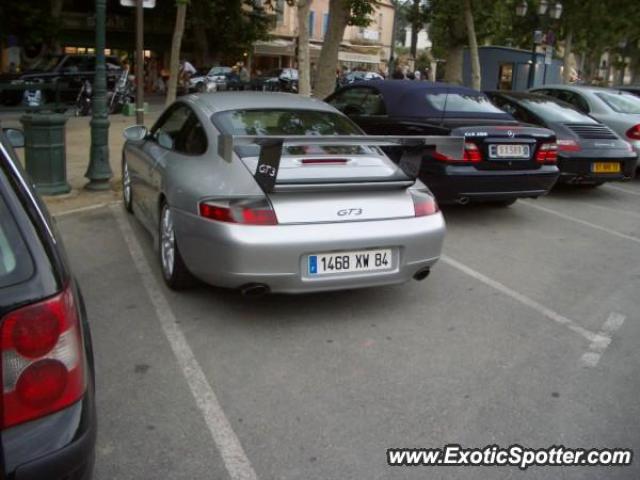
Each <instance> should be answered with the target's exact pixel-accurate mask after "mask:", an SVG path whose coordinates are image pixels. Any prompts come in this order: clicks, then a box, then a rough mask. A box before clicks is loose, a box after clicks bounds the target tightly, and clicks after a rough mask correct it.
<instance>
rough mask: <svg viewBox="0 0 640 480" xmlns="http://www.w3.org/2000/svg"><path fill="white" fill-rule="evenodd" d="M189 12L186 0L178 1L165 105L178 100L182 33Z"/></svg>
mask: <svg viewBox="0 0 640 480" xmlns="http://www.w3.org/2000/svg"><path fill="white" fill-rule="evenodd" d="M186 14H187V3H186V1H185V0H178V1H176V26H175V29H174V30H173V39H172V40H171V62H170V64H169V86H168V88H167V99H166V100H165V106H169V105H171V104H172V103H173V102H175V100H176V89H177V87H178V73H179V69H180V47H181V46H182V34H183V33H184V19H185V17H186Z"/></svg>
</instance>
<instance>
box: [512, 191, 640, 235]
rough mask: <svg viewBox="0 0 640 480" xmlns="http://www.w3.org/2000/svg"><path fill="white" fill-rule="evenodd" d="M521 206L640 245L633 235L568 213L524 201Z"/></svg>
mask: <svg viewBox="0 0 640 480" xmlns="http://www.w3.org/2000/svg"><path fill="white" fill-rule="evenodd" d="M518 203H519V204H521V205H526V206H527V207H531V208H535V209H537V210H540V211H542V212H546V213H550V214H551V215H555V216H556V217H560V218H564V219H565V220H569V221H571V222H574V223H579V224H580V225H584V226H585V227H589V228H593V229H595V230H600V231H601V232H605V233H608V234H609V235H613V236H614V237H618V238H622V239H624V240H629V241H631V242H634V243H637V244H640V238H638V237H634V236H633V235H628V234H626V233H622V232H619V231H617V230H612V229H611V228H607V227H603V226H602V225H598V224H595V223H591V222H587V221H586V220H581V219H579V218H576V217H572V216H571V215H567V214H566V213H561V212H558V211H556V210H552V209H550V208H547V207H542V206H540V205H535V204H534V203H533V202H532V201H529V200H524V201H521V202H518Z"/></svg>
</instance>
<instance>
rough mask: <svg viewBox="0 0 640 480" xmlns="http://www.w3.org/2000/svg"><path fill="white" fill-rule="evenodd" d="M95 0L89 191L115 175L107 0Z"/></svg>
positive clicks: (106, 184)
mask: <svg viewBox="0 0 640 480" xmlns="http://www.w3.org/2000/svg"><path fill="white" fill-rule="evenodd" d="M95 1H96V74H95V77H94V79H93V98H92V101H91V104H92V117H91V123H90V124H91V151H90V156H89V167H88V168H87V172H86V173H85V174H84V176H85V177H87V178H88V179H89V183H88V184H87V185H86V186H85V188H87V189H88V190H107V189H109V187H110V185H109V180H110V179H111V177H112V176H113V173H112V172H111V166H110V165H109V116H108V114H107V70H106V67H105V60H104V48H105V37H106V32H105V23H106V16H107V0H95Z"/></svg>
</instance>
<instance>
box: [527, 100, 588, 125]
mask: <svg viewBox="0 0 640 480" xmlns="http://www.w3.org/2000/svg"><path fill="white" fill-rule="evenodd" d="M521 102H522V104H523V105H524V106H525V108H528V109H529V110H531V111H532V112H533V113H534V114H535V115H537V116H538V117H540V118H541V119H542V120H544V121H546V122H562V123H598V122H596V121H595V120H594V119H592V118H591V117H589V116H587V115H585V114H584V113H582V112H579V111H578V110H576V109H574V108H572V107H570V106H569V105H563V104H561V103H558V102H554V101H553V100H549V99H546V98H540V99H538V98H536V99H532V98H526V99H522V100H521Z"/></svg>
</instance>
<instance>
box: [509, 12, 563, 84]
mask: <svg viewBox="0 0 640 480" xmlns="http://www.w3.org/2000/svg"><path fill="white" fill-rule="evenodd" d="M527 6H528V5H527V1H526V0H522V1H520V2H518V3H517V4H516V15H517V16H518V17H525V16H526V15H527V10H528V8H527ZM535 13H536V15H535V28H534V31H533V46H532V48H531V60H530V61H529V78H528V81H527V85H528V88H532V87H533V83H534V80H535V74H536V63H537V58H536V57H537V47H538V44H539V43H542V37H543V35H542V32H541V31H540V30H539V29H540V24H541V23H542V18H543V17H544V16H545V15H547V13H548V14H549V17H551V19H553V20H559V19H560V17H561V16H562V3H560V2H555V3H553V4H552V5H551V7H549V0H540V1H539V2H538V8H537V10H536V12H535Z"/></svg>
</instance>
